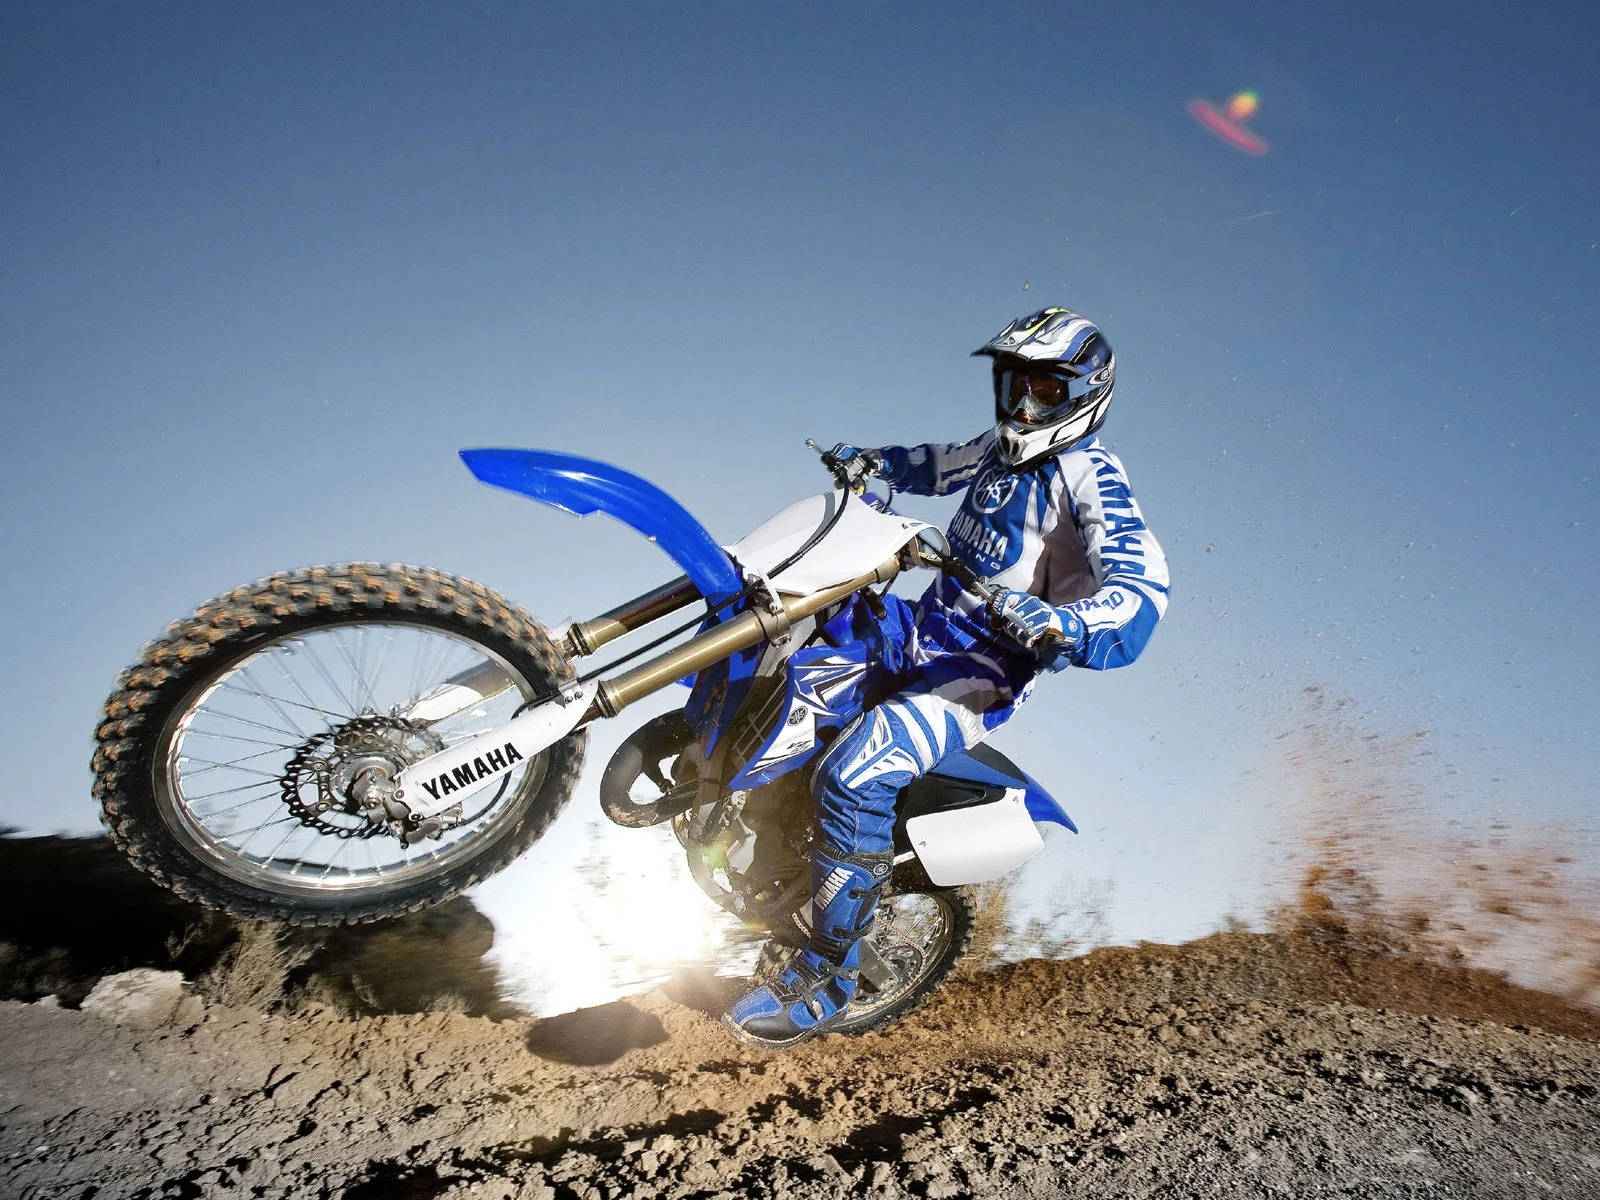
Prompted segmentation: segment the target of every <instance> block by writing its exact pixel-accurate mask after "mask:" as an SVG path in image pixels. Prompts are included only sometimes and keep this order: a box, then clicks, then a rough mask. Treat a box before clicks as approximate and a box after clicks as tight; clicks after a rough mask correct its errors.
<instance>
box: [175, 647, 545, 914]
mask: <svg viewBox="0 0 1600 1200" xmlns="http://www.w3.org/2000/svg"><path fill="white" fill-rule="evenodd" d="M462 663H466V664H468V665H469V666H470V667H471V668H472V669H473V670H475V671H478V672H479V673H482V667H483V664H486V663H487V664H492V665H494V666H495V667H496V670H497V671H499V672H501V673H502V674H503V676H504V679H505V682H506V685H507V686H506V688H505V690H504V692H503V693H496V695H494V696H489V697H484V698H483V700H482V701H481V703H480V704H479V705H477V706H474V709H472V710H468V711H477V709H479V708H481V715H476V716H469V715H468V712H463V713H460V714H456V716H455V717H454V718H453V720H452V722H451V723H452V724H453V725H454V726H455V728H453V729H451V730H449V731H447V730H445V729H438V728H429V729H423V728H421V727H413V726H412V725H411V724H410V723H409V722H407V721H405V720H404V719H403V718H400V717H396V716H392V715H390V714H392V713H394V712H395V711H396V709H395V708H393V707H387V708H386V707H385V706H386V705H389V704H390V702H391V701H394V700H396V699H397V696H396V695H395V694H394V693H395V692H396V690H397V688H398V686H399V685H403V684H404V683H405V681H406V675H407V674H410V675H411V676H412V678H413V687H412V691H411V693H410V694H411V696H412V697H415V696H416V695H418V694H421V693H423V692H425V691H426V690H428V689H429V688H430V687H431V686H434V685H437V684H438V683H439V681H440V680H441V678H443V677H444V676H445V675H452V672H451V671H450V668H451V667H452V666H459V665H460V664H462ZM269 664H270V665H269ZM463 673H465V672H463V671H456V672H454V673H453V674H454V675H459V674H463ZM267 676H271V679H270V680H269V679H268V678H266V677H267ZM452 677H453V675H452ZM534 690H536V689H535V687H534V685H533V677H531V676H528V675H526V674H522V673H519V672H518V670H517V668H516V667H514V666H513V665H512V664H511V663H509V662H507V661H506V660H505V659H503V658H500V657H499V656H498V655H496V654H494V653H493V652H492V651H489V650H488V649H486V648H485V647H483V646H482V645H481V644H480V643H478V642H476V641H474V640H472V639H471V638H470V637H469V636H467V634H466V633H456V632H451V631H446V630H441V629H437V628H434V627H431V626H424V625H420V624H416V623H413V622H410V621H404V620H402V621H397V622H394V623H392V624H391V623H389V622H387V621H381V620H380V621H376V622H372V621H359V620H358V621H344V622H342V623H330V624H325V625H322V626H317V627H313V628H310V629H304V630H302V631H300V632H298V633H295V634H293V635H289V636H286V637H285V638H283V639H281V640H278V641H274V642H270V643H267V644H265V645H262V646H260V647H258V648H256V649H254V650H252V651H250V652H249V653H248V654H247V655H246V656H245V657H243V658H242V659H240V660H238V661H236V662H235V664H234V665H233V667H232V668H231V670H227V671H224V672H223V673H222V674H221V675H220V676H219V677H218V678H216V680H215V681H214V682H213V683H212V684H210V685H209V686H208V687H207V688H206V689H205V690H204V691H203V692H200V693H198V694H197V698H196V699H195V700H194V701H193V702H192V705H193V706H192V707H191V708H190V709H189V710H187V711H185V712H182V713H180V714H179V716H178V718H177V722H176V725H175V733H174V734H173V736H172V739H171V740H170V741H169V742H168V743H167V750H166V757H165V759H164V760H163V761H164V764H165V767H164V770H165V776H164V778H165V779H166V784H165V786H166V787H167V788H168V789H169V797H170V803H171V805H172V806H173V809H172V812H173V816H174V818H175V820H176V825H177V827H179V831H180V833H181V835H182V836H183V837H184V838H185V839H186V840H187V841H188V842H189V843H190V844H191V845H192V846H193V847H194V849H195V850H196V851H197V852H203V854H204V855H205V856H208V857H210V858H211V859H214V860H216V861H218V862H219V864H220V866H221V868H222V870H223V871H224V872H225V873H227V874H229V875H231V876H234V877H235V878H237V879H239V880H240V881H242V882H244V883H246V884H249V885H250V886H253V887H257V888H260V889H264V890H266V891H269V892H270V891H272V890H274V889H275V888H278V889H282V890H284V891H285V892H286V893H287V892H290V891H291V889H292V890H293V891H294V892H295V893H298V894H304V893H305V892H306V890H307V889H312V890H318V891H322V892H323V893H325V894H336V893H341V892H344V893H348V894H349V895H351V896H352V897H359V896H372V895H374V894H376V893H378V892H380V891H381V892H384V893H387V892H389V891H392V890H393V889H395V888H396V887H400V886H403V885H404V884H409V883H410V882H411V881H412V880H414V879H415V880H422V879H427V878H430V877H433V876H435V875H437V874H438V873H439V872H441V871H446V870H449V869H450V868H452V867H454V866H456V865H457V864H459V863H461V862H463V861H466V860H467V859H469V858H470V856H472V855H474V854H476V853H478V850H479V847H480V846H481V845H482V844H483V839H484V838H490V839H493V838H497V837H501V836H504V834H505V833H506V831H507V829H508V828H509V823H510V822H511V821H512V820H514V819H515V817H516V814H517V812H518V811H519V807H518V806H519V804H520V803H522V802H524V801H526V799H527V798H528V796H529V795H530V793H531V791H532V790H533V789H535V788H537V787H538V786H540V784H541V782H542V780H543V778H544V776H545V773H546V770H547V767H546V765H545V764H546V763H547V761H548V760H547V758H546V757H545V756H535V757H534V758H533V759H531V760H530V761H529V762H528V763H526V764H523V763H519V764H517V767H518V770H517V771H514V772H506V775H505V779H504V780H503V781H502V782H501V783H500V785H499V786H498V787H484V788H482V789H481V793H480V792H476V791H475V793H474V794H473V795H472V796H471V797H470V798H469V799H470V801H471V807H470V810H469V811H467V812H464V813H463V815H462V817H461V819H460V820H459V821H457V822H456V824H454V825H452V826H451V827H450V828H449V829H446V830H444V831H443V832H442V835H441V836H440V837H439V838H436V839H429V840H427V841H424V842H420V843H418V844H417V845H415V846H405V847H402V846H400V845H399V843H398V840H397V839H395V838H394V836H393V835H391V834H390V833H389V832H388V831H387V830H380V829H377V828H374V827H373V826H370V825H368V824H367V823H366V821H365V819H364V818H363V817H361V816H360V815H359V814H354V813H351V812H349V811H347V810H346V808H345V804H346V803H347V801H346V799H345V798H344V797H343V794H342V793H343V789H345V788H346V787H348V785H349V782H350V778H351V775H352V773H353V771H354V770H355V769H356V765H357V763H358V761H359V760H361V759H363V758H370V757H373V756H376V757H377V758H378V759H380V760H382V759H386V760H388V762H389V763H391V764H392V766H393V768H394V769H395V770H396V771H398V770H400V769H403V768H404V767H405V766H406V765H408V764H410V763H412V762H415V761H417V760H418V759H419V758H421V757H424V756H426V755H427V754H430V753H433V752H435V751H436V750H438V749H442V748H445V747H448V746H455V745H459V744H461V743H462V742H464V741H466V740H468V739H470V738H471V737H473V736H475V735H476V734H477V733H479V732H481V731H482V730H484V729H487V728H492V727H493V726H494V725H496V724H499V723H500V722H503V721H505V720H507V719H509V718H510V716H511V715H513V713H514V712H515V711H516V708H517V706H518V705H519V704H520V703H521V698H522V697H523V696H525V695H529V694H531V693H532V692H533V691H534ZM403 702H404V701H403V700H402V703H403ZM224 706H226V707H224ZM358 707H359V709H360V714H359V715H358V712H357V710H358ZM208 718H214V719H208ZM225 743H226V744H225ZM230 773H231V774H230ZM208 776H209V778H207V777H208ZM240 776H244V777H245V778H244V781H242V782H241V780H240V778H239V777H240ZM224 785H226V786H224ZM330 786H331V787H332V788H333V789H334V790H333V793H332V794H331V795H330V794H329V793H328V791H327V789H328V788H329V787H330ZM201 789H204V790H201ZM319 796H320V797H321V798H325V799H328V798H331V799H333V800H334V806H333V807H332V808H331V809H329V810H328V811H326V812H318V811H317V805H318V802H319ZM380 839H381V840H382V844H381V845H380V844H379V841H380ZM356 842H365V843H367V844H366V846H365V848H362V847H360V846H357V845H355V844H354V843H356Z"/></svg>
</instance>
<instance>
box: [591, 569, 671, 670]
mask: <svg viewBox="0 0 1600 1200" xmlns="http://www.w3.org/2000/svg"><path fill="white" fill-rule="evenodd" d="M699 598H700V589H699V588H697V587H695V586H694V584H692V583H690V582H689V580H688V579H687V578H686V577H685V576H683V575H679V576H678V577H677V578H676V579H674V580H672V581H671V582H670V583H664V584H662V585H661V586H660V587H658V588H656V589H655V590H654V591H650V592H646V593H645V594H644V595H642V596H639V597H637V598H635V599H633V600H629V601H628V602H627V603H626V604H619V605H617V607H616V608H613V609H612V610H611V611H610V612H604V613H601V614H600V615H599V616H598V617H595V618H593V619H592V620H588V621H577V622H574V623H573V624H571V625H568V626H567V629H566V632H565V633H564V634H562V636H561V652H562V653H563V654H565V655H566V656H567V657H568V658H581V657H583V656H584V655H586V654H593V653H594V652H595V651H596V650H598V649H600V647H601V646H604V645H605V644H606V643H607V642H614V641H616V640H617V639H618V638H619V637H622V636H623V635H624V634H627V633H632V632H633V631H634V630H635V629H640V628H643V627H644V626H646V625H648V624H650V622H651V621H655V620H658V619H660V618H661V617H664V616H666V615H667V614H668V613H674V612H677V611H678V610H679V609H680V608H684V607H686V606H687V605H689V604H691V603H693V602H694V601H696V600H698V599H699Z"/></svg>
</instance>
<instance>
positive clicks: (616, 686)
mask: <svg viewBox="0 0 1600 1200" xmlns="http://www.w3.org/2000/svg"><path fill="white" fill-rule="evenodd" d="M900 568H901V557H900V555H899V554H896V555H893V556H891V557H889V558H886V559H885V560H884V561H883V562H881V563H879V564H878V565H877V566H876V567H874V568H873V569H872V570H871V571H869V572H867V573H865V574H863V575H859V576H857V577H856V578H854V579H851V580H848V581H846V582H844V583H841V584H837V585H835V586H834V587H830V588H824V589H823V590H821V591H818V592H812V593H811V594H809V595H805V596H783V597H779V598H774V601H773V603H772V605H771V607H770V608H765V607H764V608H752V609H750V610H749V611H747V612H743V613H740V614H738V615H737V616H734V617H730V618H729V619H728V620H726V621H723V622H721V623H719V624H717V625H714V626H712V627H711V628H710V629H708V630H706V631H705V632H704V633H701V634H698V635H697V636H695V637H693V638H691V639H690V640H689V641H687V642H685V643H684V644H683V645H682V646H679V647H678V648H677V649H676V650H669V651H667V652H666V653H664V654H660V655H658V656H656V657H655V658H651V659H647V660H645V661H644V662H643V663H641V664H639V665H638V666H636V667H633V668H631V669H630V670H627V671H624V672H622V673H621V674H619V675H617V676H614V677H613V678H611V679H606V680H592V679H591V680H588V681H579V682H577V683H574V684H569V685H568V686H567V687H565V688H563V689H562V691H561V693H560V694H559V695H556V696H554V697H551V698H549V699H547V700H545V701H543V702H542V703H539V704H536V705H535V706H534V707H533V708H530V709H528V710H527V711H526V712H524V713H522V714H521V715H519V716H516V717H513V718H512V719H511V720H510V721H507V722H506V723H505V724H504V725H500V726H498V727H496V728H494V729H491V730H488V731H487V732H484V733H480V734H478V735H477V736H475V737H472V738H468V739H467V740H466V741H464V742H460V743H458V744H457V745H455V746H452V747H450V748H449V749H447V750H441V751H440V752H439V753H437V754H430V755H429V756H428V757H426V758H423V759H420V760H419V761H417V762H414V763H412V764H411V765H410V766H408V767H406V768H405V769H404V770H403V771H401V772H400V774H399V775H398V776H396V777H395V778H394V779H393V780H392V781H388V780H374V781H369V784H368V788H369V790H371V789H374V788H375V789H377V791H378V792H380V793H381V795H376V796H374V797H373V798H374V799H378V800H395V801H399V802H401V803H403V804H405V805H406V807H407V808H409V809H410V811H411V814H412V817H413V819H414V821H415V822H419V823H420V822H421V821H424V820H426V819H427V818H429V817H434V816H438V815H439V814H441V813H443V812H445V811H447V810H448V809H450V808H452V807H454V806H455V805H456V804H457V803H459V802H460V800H461V797H460V796H458V795H456V793H457V792H460V791H462V790H464V789H475V788H476V786H477V785H478V784H481V783H487V782H493V781H494V780H495V779H496V778H498V777H500V776H501V775H503V774H504V773H506V772H508V771H509V770H510V769H511V768H512V767H513V766H514V765H515V764H516V763H518V762H521V761H523V760H525V759H530V758H532V757H533V756H534V755H535V754H539V753H541V752H542V751H544V750H546V749H548V748H549V747H550V746H553V745H554V744H555V743H556V742H558V741H560V740H561V739H562V738H564V737H566V736H567V734H569V733H571V732H572V731H573V730H574V729H577V728H579V727H580V726H583V725H586V724H588V723H589V722H590V721H593V720H596V719H598V718H600V717H614V716H616V715H617V714H618V713H619V712H621V711H622V710H623V709H624V708H626V707H628V705H630V704H633V703H634V702H635V701H637V700H640V699H643V698H644V697H645V696H648V695H650V694H651V693H653V692H657V691H660V690H661V689H662V688H664V687H666V686H667V685H668V684H670V683H672V682H674V681H675V680H678V679H682V678H683V677H684V676H685V675H693V674H695V673H697V672H699V671H702V670H704V669H705V668H706V667H709V666H711V665H712V664H713V663H717V662H721V661H722V660H723V659H725V658H727V657H729V656H730V655H733V654H736V653H738V652H739V651H740V650H744V649H747V648H749V647H751V646H755V645H757V644H759V643H761V642H771V641H777V640H778V639H780V638H782V637H783V636H784V635H786V634H787V633H788V632H789V630H790V628H791V627H792V626H793V625H794V624H795V622H797V621H801V620H804V619H805V618H806V617H809V616H812V615H813V614H815V613H818V612H821V611H822V610H823V609H825V608H827V607H828V606H830V605H832V604H836V603H838V602H839V601H840V600H843V599H845V597H847V596H850V595H851V594H853V593H855V592H858V591H860V590H861V589H863V588H869V587H873V586H874V585H876V584H880V583H887V582H888V581H890V580H892V579H893V578H894V577H895V576H896V575H897V574H898V573H899V571H900ZM686 589H687V590H686ZM697 595H698V593H696V592H694V590H693V588H692V586H691V585H688V584H686V583H673V584H668V585H666V586H665V587H662V588H657V589H656V590H655V591H653V592H647V593H645V594H644V595H643V596H640V597H638V598H637V599H635V600H631V601H629V602H628V603H627V604H625V605H622V606H621V607H620V608H616V609H612V610H611V611H610V612H609V613H605V614H602V615H601V616H599V617H596V618H594V619H593V620H591V621H584V622H580V623H578V624H575V625H572V626H570V627H568V629H567V631H566V633H565V634H564V636H563V639H562V642H563V645H562V648H563V649H564V650H566V651H567V652H568V653H569V655H573V656H581V655H583V654H587V653H593V651H594V650H595V649H597V648H598V647H599V646H602V645H605V644H606V643H608V642H611V641H614V640H615V639H616V638H619V637H621V636H622V635H623V634H625V633H628V632H631V631H632V630H634V629H638V628H639V627H641V626H643V625H645V624H648V623H649V622H650V621H653V620H656V619H657V618H659V617H662V616H666V615H668V614H669V613H672V612H675V611H677V610H678V609H681V608H684V607H686V606H687V605H689V604H691V603H693V601H694V600H695V598H696V596H697ZM496 670H497V669H496ZM510 686H511V680H510V679H509V678H507V677H506V676H505V675H504V673H503V672H500V673H498V674H497V673H496V671H494V670H490V669H489V668H488V666H487V665H485V666H483V667H479V668H476V669H475V670H474V671H471V672H464V673H463V674H462V675H459V676H456V677H455V678H453V679H451V680H449V681H447V682H446V683H445V684H443V685H441V686H440V687H439V688H435V689H433V690H432V691H431V692H429V693H428V694H427V695H426V696H423V697H420V698H419V699H418V701H417V703H416V704H415V705H413V706H412V709H413V710H415V709H418V708H420V709H421V711H422V713H423V717H422V718H414V719H422V720H425V722H426V723H429V724H432V723H436V722H438V721H442V720H444V719H445V718H446V717H449V716H453V715H455V714H456V713H459V712H463V711H465V710H466V709H468V708H471V707H472V706H473V705H475V704H478V703H481V702H482V701H483V700H484V699H485V698H486V697H487V696H490V695H498V694H499V693H501V692H504V691H505V690H506V689H507V688H509V687H510ZM401 715H409V712H408V713H405V714H401Z"/></svg>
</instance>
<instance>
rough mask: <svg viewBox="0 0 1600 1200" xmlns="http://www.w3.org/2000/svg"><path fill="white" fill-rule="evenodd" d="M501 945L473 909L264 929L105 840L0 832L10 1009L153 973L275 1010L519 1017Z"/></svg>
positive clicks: (1, 951)
mask: <svg viewBox="0 0 1600 1200" xmlns="http://www.w3.org/2000/svg"><path fill="white" fill-rule="evenodd" d="M493 944H494V926H493V925H492V924H491V923H490V921H489V919H488V918H487V917H485V916H484V915H483V914H482V913H481V912H479V911H478V910H477V908H476V907H475V906H474V905H473V903H472V902H471V901H470V900H468V899H465V898H457V899H456V900H452V901H450V902H448V903H446V904H442V905H439V906H437V907H435V908H432V909H429V910H428V911H426V912H422V913H416V914H413V915H411V916H408V917H404V918H401V919H400V920H396V921H387V922H382V923H378V924H373V925H361V926H355V927H351V928H348V929H290V928H274V927H269V926H260V925H254V924H251V923H247V922H238V921H235V920H233V919H232V918H230V917H227V916H224V915H222V914H221V913H216V912H212V911H210V910H208V909H205V908H202V907H200V906H199V905H196V904H190V903H188V902H186V901H183V900H180V899H179V898H178V897H176V896H174V895H172V894H171V893H170V892H167V891H166V890H164V889H163V888H161V887H159V886H157V885H156V884H155V883H154V882H152V881H151V880H150V879H148V878H146V877H145V876H144V875H143V874H142V873H140V872H139V871H137V870H136V869H134V868H133V867H132V866H130V865H129V864H128V863H127V862H126V861H125V860H124V859H123V858H122V856H121V855H120V854H118V853H117V851H116V850H115V849H114V848H113V847H112V846H111V844H110V842H109V841H107V839H105V838H103V837H83V838H74V837H53V836H48V837H15V836H8V835H7V834H6V833H5V831H3V830H0V999H6V1000H23V1001H33V1000H37V999H39V998H40V997H41V996H45V995H51V994H54V995H56V996H58V997H59V998H60V999H61V1001H62V1002H63V1003H65V1004H68V1005H76V1004H77V1003H79V1002H80V1001H81V1000H82V999H83V997H84V996H85V995H87V994H88V992H89V990H90V989H91V988H92V987H93V986H94V985H95V983H96V982H97V981H98V980H99V979H100V977H101V976H104V975H108V974H113V973H115V972H117V971H126V970H130V969H132V968H135V967H155V968H157V969H160V970H178V971H182V972H183V974H184V976H185V977H186V978H188V979H190V980H194V981H196V985H197V988H198V989H199V990H200V991H201V992H202V993H204V992H206V991H207V989H208V988H210V989H211V990H212V991H213V993H219V992H220V993H221V994H222V995H223V996H226V997H228V998H230V999H231V1000H232V1001H233V1002H236V1003H239V1002H243V1003H249V1004H252V1005H254V1006H255V1007H260V1008H265V1009H276V1008H292V1007H295V1006H296V1005H297V1004H303V1003H319V1004H326V1005H329V1006H331V1007H332V1008H334V1009H336V1010H338V1011H340V1012H342V1013H345V1014H347V1015H351V1016H367V1015H374V1014H378V1013H401V1012H429V1011H438V1010H441V1009H444V1010H448V1011H452V1012H465V1013H470V1014H472V1015H476V1016H492V1017H508V1016H516V1015H520V1014H519V1011H518V1010H517V1009H515V1008H514V1007H513V1006H511V1005H509V1004H507V1003H506V1001H505V1000H504V999H503V998H502V994H501V988H500V981H499V977H498V975H497V973H496V971H495V968H494V967H493V966H492V965H491V964H490V963H488V962H486V961H484V955H485V954H486V953H487V952H488V950H489V948H490V947H491V946H492V945H493ZM246 973H248V974H249V976H250V978H248V979H241V976H243V975H245V974H246ZM239 997H246V999H244V1000H240V999H238V998H239Z"/></svg>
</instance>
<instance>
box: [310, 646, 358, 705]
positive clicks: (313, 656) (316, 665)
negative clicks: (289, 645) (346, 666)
mask: <svg viewBox="0 0 1600 1200" xmlns="http://www.w3.org/2000/svg"><path fill="white" fill-rule="evenodd" d="M300 644H301V646H303V647H304V648H305V652H306V657H307V658H308V659H310V661H311V668H312V670H314V671H316V673H317V674H318V675H320V676H322V682H323V683H325V684H327V685H328V688H329V689H330V690H331V691H332V692H333V694H334V695H335V696H337V697H339V699H340V700H342V701H343V702H344V706H345V709H346V711H347V712H348V713H349V714H350V715H351V716H354V715H355V711H356V706H355V705H354V704H353V703H351V701H350V697H348V696H346V695H345V694H344V691H343V689H342V688H340V687H339V685H338V684H337V683H335V682H334V680H333V676H332V675H331V674H330V673H329V672H328V668H327V667H326V666H325V665H323V662H322V658H321V656H320V655H319V654H318V653H317V648H316V647H315V646H313V645H312V644H311V641H310V639H308V638H302V639H301V642H300Z"/></svg>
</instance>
